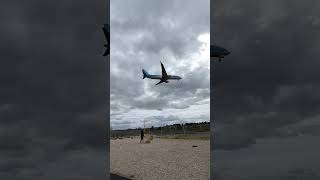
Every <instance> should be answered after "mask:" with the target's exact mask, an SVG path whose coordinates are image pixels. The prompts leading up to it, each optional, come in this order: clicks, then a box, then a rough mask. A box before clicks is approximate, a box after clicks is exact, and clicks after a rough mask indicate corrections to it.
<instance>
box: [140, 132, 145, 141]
mask: <svg viewBox="0 0 320 180" xmlns="http://www.w3.org/2000/svg"><path fill="white" fill-rule="evenodd" d="M143 137H144V131H143V129H141V140H140V143H141V142H142V141H143Z"/></svg>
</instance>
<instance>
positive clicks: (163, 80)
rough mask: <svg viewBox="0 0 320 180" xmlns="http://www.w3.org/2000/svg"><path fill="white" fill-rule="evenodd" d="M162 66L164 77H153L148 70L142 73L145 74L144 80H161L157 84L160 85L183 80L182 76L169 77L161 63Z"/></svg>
mask: <svg viewBox="0 0 320 180" xmlns="http://www.w3.org/2000/svg"><path fill="white" fill-rule="evenodd" d="M160 64H161V69H162V75H151V74H149V73H148V72H147V71H146V70H144V69H142V73H143V78H142V79H144V78H149V79H160V81H159V82H158V83H157V84H156V85H158V84H160V83H163V82H165V83H168V82H169V81H168V80H171V79H172V80H180V79H182V78H181V77H180V76H173V75H168V74H167V72H166V69H165V68H164V66H163V64H162V62H161V61H160Z"/></svg>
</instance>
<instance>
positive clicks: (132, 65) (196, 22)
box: [110, 0, 210, 129]
mask: <svg viewBox="0 0 320 180" xmlns="http://www.w3.org/2000/svg"><path fill="white" fill-rule="evenodd" d="M110 5H111V6H110V7H111V17H110V20H111V56H110V58H111V66H110V67H111V70H110V74H111V82H110V85H111V94H110V97H111V102H110V104H111V107H110V108H111V109H110V110H111V115H110V117H111V126H112V128H113V129H126V128H137V127H143V121H144V120H146V126H151V125H153V126H160V125H165V124H173V123H180V122H200V121H209V118H210V117H209V116H210V112H209V111H210V89H209V88H210V58H209V43H210V6H209V0H197V1H194V0H174V1H173V0H164V1H149V0H135V1H130V0H114V1H111V4H110ZM160 61H162V63H163V64H164V66H165V68H166V71H167V73H168V74H171V75H179V76H181V77H182V80H180V81H170V82H169V83H162V84H160V85H157V86H155V84H156V83H157V82H158V80H151V79H144V80H143V79H142V77H143V76H142V72H141V70H142V68H144V69H145V70H147V71H148V72H149V73H150V74H161V66H160Z"/></svg>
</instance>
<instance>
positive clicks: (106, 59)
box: [104, 0, 111, 180]
mask: <svg viewBox="0 0 320 180" xmlns="http://www.w3.org/2000/svg"><path fill="white" fill-rule="evenodd" d="M105 2H106V5H105V6H106V17H105V21H106V22H105V23H106V24H107V25H108V33H109V42H107V43H108V47H107V48H109V50H108V49H107V50H106V51H109V54H107V55H106V56H105V57H104V59H105V61H106V63H105V64H106V94H105V95H106V117H107V118H106V121H107V122H106V124H107V126H106V128H107V130H106V132H107V135H106V144H107V145H106V147H107V155H106V156H107V158H106V164H107V167H106V174H107V179H108V180H109V179H111V178H110V47H111V46H110V34H111V33H110V0H106V1H105Z"/></svg>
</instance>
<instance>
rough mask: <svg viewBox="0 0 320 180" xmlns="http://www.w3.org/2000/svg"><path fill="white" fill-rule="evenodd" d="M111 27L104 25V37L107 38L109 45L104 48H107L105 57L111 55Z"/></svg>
mask: <svg viewBox="0 0 320 180" xmlns="http://www.w3.org/2000/svg"><path fill="white" fill-rule="evenodd" d="M109 29H110V27H109V24H104V25H103V28H102V30H103V33H104V36H105V37H106V40H107V44H104V47H106V48H107V49H106V51H105V52H104V53H103V56H106V55H109V54H110V31H109Z"/></svg>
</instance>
